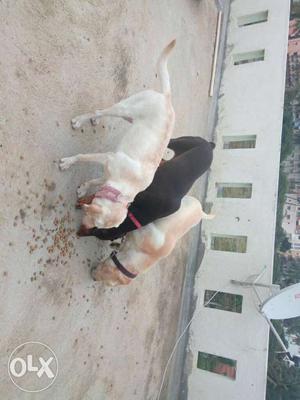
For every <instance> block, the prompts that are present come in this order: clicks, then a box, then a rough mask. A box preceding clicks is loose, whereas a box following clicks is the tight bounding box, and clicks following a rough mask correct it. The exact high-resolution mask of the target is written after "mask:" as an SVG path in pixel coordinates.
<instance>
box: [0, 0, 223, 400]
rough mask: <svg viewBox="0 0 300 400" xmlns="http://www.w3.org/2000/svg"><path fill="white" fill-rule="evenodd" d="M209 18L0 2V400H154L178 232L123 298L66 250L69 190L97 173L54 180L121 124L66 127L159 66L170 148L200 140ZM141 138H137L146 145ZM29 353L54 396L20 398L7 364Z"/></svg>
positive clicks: (77, 4)
mask: <svg viewBox="0 0 300 400" xmlns="http://www.w3.org/2000/svg"><path fill="white" fill-rule="evenodd" d="M216 15H217V11H216V8H215V4H214V2H213V1H212V0H202V1H200V0H199V1H197V0H151V1H150V0H137V1H130V0H127V1H122V0H114V1H107V0H102V1H101V0H86V1H83V0H82V1H79V0H65V1H63V0H26V1H25V0H18V1H16V0H0V39H1V46H0V92H1V107H0V139H1V141H0V154H1V158H0V165H1V175H0V179H1V192H0V201H1V205H2V207H1V210H0V235H1V250H0V256H1V259H0V263H1V264H0V268H1V272H0V274H1V275H0V284H1V288H0V290H1V292H0V293H1V307H0V330H1V337H0V397H1V398H3V399H7V400H14V399H22V400H23V399H24V400H28V399H42V400H43V399H57V400H69V399H72V400H77V399H78V400H82V399H84V400H85V399H87V400H90V399H91V400H102V399H109V400H114V399H116V400H117V399H118V400H129V399H137V400H138V399H140V400H150V399H151V400H152V399H155V396H156V394H157V391H158V388H159V384H160V379H161V375H162V371H163V368H164V366H165V363H166V361H167V358H168V355H169V352H170V350H171V348H172V345H173V343H174V340H175V334H176V326H177V321H178V313H179V305H180V297H181V288H182V280H183V276H184V267H185V265H186V259H187V249H188V247H189V240H190V238H191V234H189V235H188V236H187V237H186V238H185V239H184V240H183V241H182V242H181V244H180V246H178V247H177V248H176V250H175V251H174V252H173V254H172V255H171V256H170V257H169V258H168V259H167V260H165V261H163V262H161V263H160V264H159V265H157V266H155V267H154V268H152V270H150V272H149V273H147V274H146V275H144V276H141V277H139V278H138V279H137V280H136V281H135V282H133V283H132V284H131V285H130V286H128V287H121V288H114V289H107V288H104V287H103V286H102V285H101V284H100V283H94V282H93V281H92V280H91V278H90V274H89V269H90V267H91V266H93V265H95V264H96V262H97V260H99V259H101V258H102V257H103V256H104V255H105V254H107V252H108V247H107V245H106V244H105V243H102V242H100V241H99V240H96V239H94V238H88V239H77V238H76V236H75V231H76V228H77V227H78V224H79V220H80V212H78V211H75V209H74V203H75V200H76V193H75V190H76V187H77V186H78V185H79V184H80V183H82V182H83V181H85V180H87V179H88V178H91V177H96V176H97V173H98V174H99V171H98V172H97V169H96V168H94V167H93V168H92V167H91V166H76V167H74V168H72V169H70V170H68V171H66V172H60V171H59V170H58V168H57V161H58V159H59V158H61V157H63V156H69V155H72V154H75V153H79V152H81V153H85V152H96V151H105V150H113V149H114V148H115V145H116V143H117V141H118V137H119V135H120V134H122V130H123V129H126V122H117V121H115V120H112V119H103V123H101V124H100V125H99V126H98V127H97V128H93V127H91V126H85V127H84V128H83V130H82V131H80V130H79V131H72V129H71V127H70V119H71V117H73V116H75V115H77V114H79V113H82V112H85V111H89V110H93V109H95V108H102V107H106V106H108V105H111V104H113V103H114V102H116V101H118V100H120V99H121V98H123V97H124V96H127V95H130V94H132V93H135V92H137V91H139V90H141V89H143V88H157V89H158V88H159V83H158V81H157V78H156V75H155V74H156V70H155V67H156V61H157V57H158V55H159V53H160V51H161V50H162V48H163V47H164V46H165V45H166V44H167V43H168V42H169V41H170V40H171V39H173V38H174V37H176V38H177V46H176V48H175V50H174V52H173V54H172V56H171V58H170V62H169V71H170V75H171V82H172V92H173V103H174V108H175V111H176V126H175V132H174V136H180V135H187V134H193V135H195V134H200V135H202V136H204V137H205V136H206V127H207V115H208V110H209V103H210V101H209V99H208V96H207V93H208V87H209V80H210V68H211V63H212V54H213V44H214V38H215V26H216V25H215V24H216ZM145 140H146V138H145ZM27 341H40V342H43V343H45V344H47V345H49V346H50V347H51V348H52V349H53V350H54V352H55V354H56V356H57V358H58V362H59V374H58V377H57V380H56V381H55V383H54V384H53V385H52V386H51V388H49V389H47V390H46V391H44V392H41V393H38V394H34V393H33V394H30V393H25V392H22V391H20V390H19V389H18V388H17V387H15V386H14V385H13V384H12V382H11V381H10V379H9V376H8V373H7V362H8V358H9V355H10V353H11V352H12V351H13V349H14V348H15V347H17V346H18V345H20V344H22V343H23V342H27Z"/></svg>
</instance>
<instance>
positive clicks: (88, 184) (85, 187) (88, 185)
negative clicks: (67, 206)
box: [77, 178, 103, 199]
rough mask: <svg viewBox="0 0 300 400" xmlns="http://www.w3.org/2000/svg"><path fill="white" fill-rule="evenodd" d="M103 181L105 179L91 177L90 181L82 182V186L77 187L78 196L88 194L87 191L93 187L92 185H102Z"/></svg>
mask: <svg viewBox="0 0 300 400" xmlns="http://www.w3.org/2000/svg"><path fill="white" fill-rule="evenodd" d="M102 183H103V179H102V178H99V179H91V180H90V181H87V182H85V183H82V184H81V185H80V186H78V188H77V195H78V198H79V199H80V197H83V196H85V195H86V193H87V191H88V190H89V189H90V188H91V187H92V186H100V185H101V184H102Z"/></svg>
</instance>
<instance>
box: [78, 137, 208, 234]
mask: <svg viewBox="0 0 300 400" xmlns="http://www.w3.org/2000/svg"><path fill="white" fill-rule="evenodd" d="M168 148H169V149H172V150H173V151H174V153H175V156H174V157H173V158H172V159H171V160H170V161H165V162H163V163H162V164H161V165H160V166H159V168H158V169H157V171H156V173H155V175H154V178H153V181H152V183H151V185H150V186H148V187H147V189H146V190H144V191H143V192H140V193H139V194H138V195H137V196H136V197H135V199H134V201H133V203H131V205H130V206H129V208H128V211H129V213H131V215H133V216H134V217H135V219H136V220H137V221H138V222H139V223H140V225H142V226H144V225H147V224H149V223H150V222H153V221H155V220H157V219H159V218H162V217H166V216H167V215H170V214H173V213H174V212H175V211H177V210H178V209H179V207H180V204H181V199H182V198H183V197H184V196H185V195H186V194H187V193H188V191H189V190H190V188H191V187H192V185H193V183H194V182H195V181H196V180H197V179H198V178H199V177H200V176H201V175H202V174H204V172H205V171H207V170H208V168H209V167H210V165H211V163H212V159H213V149H214V148H215V144H214V143H212V142H208V141H206V140H205V139H202V138H201V137H196V136H182V137H179V138H176V139H171V140H170V142H169V145H168ZM129 213H128V214H129ZM136 225H137V224H135V223H134V222H133V221H132V219H131V218H130V217H128V216H127V218H126V219H125V220H124V221H123V222H122V224H121V225H120V226H118V227H117V228H110V229H99V228H92V229H89V230H88V231H87V232H83V231H79V232H78V235H79V236H96V237H97V238H99V239H101V240H115V239H118V238H120V237H122V236H124V235H125V234H126V233H128V232H130V231H133V230H135V229H137V226H136Z"/></svg>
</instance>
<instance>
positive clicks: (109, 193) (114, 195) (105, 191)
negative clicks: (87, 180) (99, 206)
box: [94, 185, 127, 204]
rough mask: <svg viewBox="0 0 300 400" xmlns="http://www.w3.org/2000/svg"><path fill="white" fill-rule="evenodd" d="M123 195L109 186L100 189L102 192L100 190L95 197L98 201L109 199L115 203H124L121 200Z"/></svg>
mask: <svg viewBox="0 0 300 400" xmlns="http://www.w3.org/2000/svg"><path fill="white" fill-rule="evenodd" d="M121 195H122V193H121V192H120V191H119V190H118V189H115V188H113V187H112V186H109V185H104V186H102V187H101V188H100V190H98V192H96V193H95V196H94V197H95V198H98V199H107V200H110V201H112V202H113V203H123V201H121V199H120V197H121ZM126 204H127V203H126Z"/></svg>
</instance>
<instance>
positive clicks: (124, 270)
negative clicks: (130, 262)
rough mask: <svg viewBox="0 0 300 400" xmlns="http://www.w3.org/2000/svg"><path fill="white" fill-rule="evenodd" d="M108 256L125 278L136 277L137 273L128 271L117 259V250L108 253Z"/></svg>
mask: <svg viewBox="0 0 300 400" xmlns="http://www.w3.org/2000/svg"><path fill="white" fill-rule="evenodd" d="M110 258H111V259H112V261H113V262H114V264H115V266H116V267H117V268H118V270H119V271H121V272H122V274H124V275H125V276H127V278H130V279H134V278H136V277H137V275H138V274H133V273H132V272H130V271H128V270H127V269H126V268H125V267H124V266H123V265H122V264H121V263H120V261H119V260H118V258H117V252H116V251H113V252H112V253H111V255H110Z"/></svg>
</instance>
